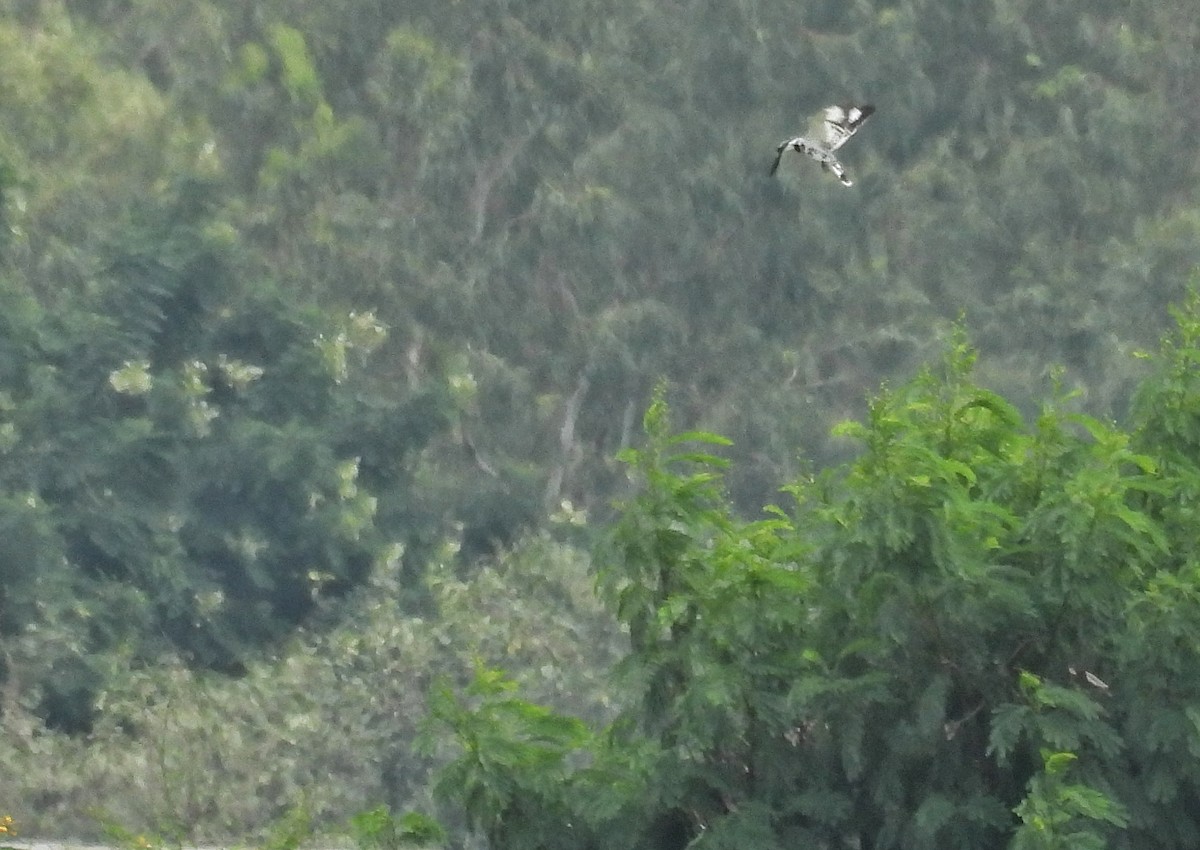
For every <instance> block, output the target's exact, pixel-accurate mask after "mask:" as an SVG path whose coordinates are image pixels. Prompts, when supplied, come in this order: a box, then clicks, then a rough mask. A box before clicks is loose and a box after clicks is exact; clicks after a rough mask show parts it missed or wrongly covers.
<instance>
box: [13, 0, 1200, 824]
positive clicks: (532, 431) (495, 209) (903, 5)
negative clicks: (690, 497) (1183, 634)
mask: <svg viewBox="0 0 1200 850" xmlns="http://www.w3.org/2000/svg"><path fill="white" fill-rule="evenodd" d="M1198 38H1200V12H1198V11H1197V9H1196V7H1195V5H1194V3H1192V2H1185V1H1184V0H1122V2H1119V3H1117V2H1104V1H1103V0H1100V1H1099V2H1097V0H1092V1H1091V2H1083V0H1059V1H1058V2H1032V1H1031V0H995V2H992V3H973V2H962V0H942V2H929V1H928V0H893V1H892V2H884V0H853V2H846V0H804V2H784V0H732V1H731V0H720V2H718V0H672V2H666V3H663V2H650V1H649V0H561V2H557V3H548V2H545V0H477V2H463V0H450V2H447V0H438V2H428V0H408V2H405V3H393V2H387V0H321V2H316V0H289V2H279V1H278V0H262V2H253V3H246V2H234V0H197V2H191V3H169V2H165V0H0V56H2V57H3V58H2V59H0V67H2V70H3V73H0V223H2V225H3V226H2V227H0V724H3V737H2V738H0V750H2V751H3V752H2V753H0V764H4V765H6V768H5V769H4V770H3V772H0V801H4V802H7V803H8V804H9V805H11V806H13V807H17V808H21V809H22V810H23V811H22V813H23V814H24V818H25V821H26V824H27V827H28V828H31V829H33V830H34V831H37V832H41V833H42V834H54V833H59V834H77V835H78V834H81V833H82V832H86V831H87V830H88V829H93V830H94V829H95V826H94V824H95V818H94V817H93V815H91V814H88V812H89V811H101V810H103V811H109V812H111V813H113V816H114V817H117V818H119V819H128V820H131V821H138V822H143V823H151V824H153V823H154V822H156V821H160V822H161V823H159V826H162V827H163V828H164V829H165V828H166V827H168V826H171V824H172V823H174V824H175V825H176V826H178V825H179V824H185V825H186V829H185V832H186V833H187V837H188V838H189V839H211V838H216V837H219V836H222V835H230V834H245V833H246V832H248V831H253V830H255V829H261V828H262V827H263V825H264V824H266V823H268V822H270V821H271V820H273V819H275V818H277V817H278V816H279V815H280V814H281V813H282V812H284V811H286V810H287V808H288V807H290V806H292V805H294V804H295V802H296V800H297V798H298V796H300V795H302V794H309V795H314V794H315V795H318V797H319V798H314V799H311V800H310V801H309V802H310V804H311V807H312V810H313V811H314V812H316V813H318V814H319V815H320V816H322V817H329V818H344V817H345V816H346V815H347V814H348V813H349V812H352V811H356V810H358V809H359V808H362V807H365V806H368V805H372V804H373V803H375V802H378V801H380V800H383V801H386V802H388V803H389V804H391V805H393V806H403V805H406V804H408V803H409V802H411V801H412V800H413V799H416V798H419V797H420V795H422V794H424V793H425V791H424V790H423V789H424V787H425V786H424V784H423V783H424V777H425V773H426V770H427V767H428V765H427V764H424V763H423V762H421V761H420V760H419V759H417V758H416V757H414V756H412V755H411V750H410V746H409V745H410V743H411V740H412V737H413V736H414V735H415V734H416V727H417V724H418V721H419V719H420V717H421V716H422V715H423V713H424V691H425V688H426V687H427V686H428V683H429V680H430V677H431V676H433V675H435V673H436V672H439V671H440V672H445V673H449V674H451V675H453V676H459V675H461V676H466V675H468V673H469V671H470V669H471V667H472V659H473V658H475V657H481V658H483V659H485V660H486V661H488V662H489V663H498V664H502V665H503V666H505V667H506V668H508V669H510V670H513V671H516V673H517V675H518V678H520V679H521V680H522V681H524V682H526V683H527V684H529V685H530V687H532V688H533V694H534V696H535V697H539V698H542V697H544V698H545V699H547V700H548V701H550V702H551V703H553V704H555V705H559V706H561V707H564V708H568V709H570V710H572V711H574V712H576V713H582V714H584V715H585V716H589V717H597V718H598V717H603V716H605V715H606V713H607V712H610V711H611V710H612V708H613V701H614V699H616V697H615V696H614V695H613V694H611V693H609V692H608V691H607V690H606V686H605V685H604V684H603V670H604V668H605V667H606V666H607V664H608V663H609V662H610V661H611V660H612V658H613V657H615V655H617V654H619V652H620V647H621V644H622V640H623V638H622V637H621V633H620V630H619V628H618V627H617V625H616V624H615V620H614V619H613V618H612V617H611V615H608V614H606V613H604V611H603V609H602V607H601V606H600V605H599V603H597V602H596V601H595V600H594V599H593V598H592V593H591V579H590V578H589V563H588V560H589V559H588V556H587V554H586V553H587V551H589V549H590V546H591V542H592V536H593V529H595V528H598V527H602V526H603V525H604V523H605V522H606V521H607V520H608V519H609V518H610V517H611V503H612V500H613V498H614V496H617V495H619V494H621V493H622V492H624V491H625V489H627V484H626V481H627V479H626V476H625V473H624V471H623V470H622V468H621V467H620V466H619V465H618V464H616V463H615V462H614V460H613V458H614V455H615V454H616V453H617V452H618V451H619V450H621V449H623V448H627V447H629V446H630V445H632V444H634V443H636V442H637V441H638V439H639V434H640V428H639V425H638V423H639V421H640V419H641V414H642V411H643V410H645V408H646V406H647V404H648V403H649V399H650V394H651V390H652V388H653V387H654V385H655V384H656V382H658V381H659V380H660V379H662V380H664V381H665V386H666V388H667V396H668V397H669V399H670V401H671V406H672V409H673V410H674V412H675V416H676V419H677V420H678V421H680V422H682V423H686V425H687V426H688V427H696V428H704V429H707V430H711V431H714V432H719V433H721V434H725V435H727V436H729V437H730V438H731V439H732V440H733V442H734V445H733V447H732V448H731V449H730V450H729V455H730V457H731V458H732V459H733V461H734V463H733V466H732V467H731V470H730V472H729V475H728V477H727V481H726V484H727V487H728V490H729V494H730V498H731V500H732V504H733V505H734V506H735V507H736V508H737V509H739V510H741V511H742V512H743V513H745V514H746V515H755V514H756V513H757V511H758V510H759V508H760V506H761V505H763V504H764V503H767V502H771V501H773V500H775V499H776V493H777V491H778V488H779V487H781V486H783V485H784V484H786V483H787V482H789V481H791V480H793V479H794V478H795V477H796V476H797V475H799V474H801V472H803V471H805V470H807V469H810V468H813V467H824V466H827V465H829V464H831V463H834V462H837V461H840V460H844V459H845V458H846V457H848V455H849V452H850V448H849V444H848V443H845V442H843V441H840V440H839V439H837V438H836V437H833V436H831V435H830V430H831V427H832V425H833V424H835V423H836V422H839V421H841V420H844V419H846V418H847V417H856V416H860V415H862V414H863V412H864V411H865V400H866V398H867V397H868V395H869V394H870V393H872V392H873V391H874V390H875V389H876V388H877V387H878V386H879V385H880V384H881V383H884V382H888V381H897V380H899V381H903V380H904V379H906V378H907V377H909V376H910V375H912V374H913V373H914V371H915V370H916V368H917V367H918V365H919V364H921V363H922V362H925V361H927V360H929V359H930V358H931V357H934V356H936V355H937V353H938V352H939V351H940V350H941V349H942V348H943V346H944V345H945V339H946V337H947V335H948V328H949V327H950V324H951V323H954V322H961V325H962V326H963V327H964V328H965V329H966V330H967V332H968V334H969V335H970V337H971V339H972V340H973V342H974V343H975V345H976V346H977V347H978V349H979V351H980V359H979V374H980V380H981V381H982V382H984V383H986V384H987V385H988V386H990V387H992V388H994V389H996V390H997V391H998V392H1000V393H1002V394H1004V395H1005V397H1007V398H1008V399H1010V400H1011V401H1012V402H1013V403H1014V404H1015V405H1016V406H1017V407H1018V408H1020V409H1022V410H1024V411H1026V412H1029V411H1032V410H1036V409H1037V405H1038V399H1039V398H1040V397H1041V396H1042V395H1043V394H1044V393H1046V392H1047V391H1048V388H1049V387H1050V386H1051V385H1052V384H1055V383H1057V384H1058V385H1059V386H1060V387H1062V388H1063V389H1064V390H1066V391H1071V390H1074V391H1077V392H1078V394H1079V395H1078V398H1079V401H1078V402H1077V404H1078V405H1079V406H1080V407H1081V408H1082V409H1083V410H1085V411H1087V412H1088V413H1090V414H1091V415H1094V416H1097V417H1100V418H1109V417H1114V418H1116V419H1121V418H1123V417H1124V416H1125V412H1126V408H1127V405H1128V403H1129V400H1130V397H1131V394H1132V391H1133V388H1134V387H1135V385H1136V384H1137V383H1138V381H1139V380H1140V379H1141V378H1142V376H1143V366H1142V364H1141V361H1140V360H1139V359H1138V358H1136V357H1135V356H1134V355H1135V354H1136V353H1137V352H1138V351H1139V350H1140V349H1142V348H1149V347H1153V345H1154V344H1155V342H1156V340H1157V339H1158V338H1159V336H1160V335H1161V334H1162V332H1163V331H1164V329H1165V328H1166V326H1167V322H1168V320H1169V315H1168V313H1169V311H1168V306H1169V305H1170V304H1172V303H1174V302H1177V301H1179V300H1181V297H1182V295H1183V293H1184V292H1185V289H1186V285H1187V281H1188V278H1189V274H1190V271H1191V269H1192V268H1193V267H1194V266H1195V265H1196V264H1197V261H1198V260H1200V207H1197V205H1196V201H1195V191H1194V190H1195V186H1196V183H1197V176H1198V174H1197V172H1198V169H1200V155H1198V153H1197V148H1196V145H1195V138H1196V137H1197V132H1198V131H1200V62H1198V61H1197V58H1196V45H1197V39H1198ZM847 100H862V101H869V102H872V103H874V104H875V105H876V106H877V108H878V114H877V115H876V116H875V118H874V119H873V120H872V122H871V123H870V124H869V125H868V126H867V127H866V129H865V130H864V131H863V132H862V133H861V134H860V135H859V136H858V137H857V138H856V139H855V141H854V144H853V146H852V147H850V148H848V149H847V153H846V163H847V167H848V168H849V169H850V170H851V172H852V174H853V175H854V177H855V179H856V185H855V186H854V188H853V189H852V190H845V189H844V188H843V187H841V186H840V185H838V184H837V182H836V181H834V180H832V179H830V178H829V177H828V176H827V175H823V174H821V173H820V171H819V169H817V168H816V167H815V165H814V164H813V163H809V162H807V161H801V160H799V159H796V160H793V161H790V162H787V163H786V167H785V168H784V169H782V170H781V173H780V175H779V177H778V178H777V179H771V178H769V177H768V176H767V169H768V166H769V164H770V161H771V158H772V155H773V149H774V146H775V145H776V144H777V143H778V141H779V140H780V139H782V138H784V137H786V136H788V135H790V134H792V133H793V132H794V131H796V130H797V129H799V128H800V127H801V126H802V125H803V120H804V117H805V116H807V115H808V114H809V113H811V112H812V111H814V110H815V109H817V108H819V107H822V106H824V105H826V104H827V103H829V102H833V101H847ZM64 765H70V767H69V768H64ZM198 765H202V766H204V772H203V773H195V772H191V773H189V770H190V771H196V769H197V766H198ZM214 776H215V777H220V779H219V781H213V777H214ZM317 787H319V788H321V789H323V790H320V791H317V790H314V788H317ZM321 794H324V795H326V796H325V797H320V795H321ZM164 819H165V820H164ZM168 821H169V822H168ZM89 824H91V826H89ZM168 831H169V830H168Z"/></svg>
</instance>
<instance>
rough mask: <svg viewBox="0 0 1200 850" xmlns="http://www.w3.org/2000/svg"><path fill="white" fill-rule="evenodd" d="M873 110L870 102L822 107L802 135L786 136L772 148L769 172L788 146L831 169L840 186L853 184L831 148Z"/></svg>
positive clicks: (845, 140) (861, 123)
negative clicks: (859, 104) (773, 149)
mask: <svg viewBox="0 0 1200 850" xmlns="http://www.w3.org/2000/svg"><path fill="white" fill-rule="evenodd" d="M873 112H875V107H874V106H871V105H870V104H866V105H864V106H827V107H825V108H824V109H822V110H821V111H820V112H818V113H817V114H816V115H814V116H813V117H812V120H811V121H809V124H808V129H807V130H806V131H805V133H804V135H803V136H797V137H796V138H794V139H788V140H787V141H785V142H783V143H782V144H780V146H779V147H778V148H776V150H775V162H774V164H773V165H772V166H771V173H772V174H774V173H775V171H776V169H778V168H779V161H780V160H781V159H783V153H784V151H786V150H788V149H791V150H794V151H796V153H802V154H806V155H808V156H811V157H812V158H813V159H815V160H816V161H817V162H819V163H821V168H823V169H828V170H829V171H832V172H833V174H834V176H835V177H837V179H838V180H841V181H842V185H843V186H853V185H854V181H853V180H851V179H850V178H849V177H847V176H846V169H845V168H843V167H842V164H841V163H840V162H838V159H837V157H836V156H834V155H833V152H834V151H836V150H837V149H838V148H840V147H841V146H842V145H844V144H846V142H847V141H848V140H849V139H850V137H851V136H853V135H854V134H855V133H857V132H858V128H859V127H861V126H862V125H863V123H864V122H866V120H867V119H868V118H870V117H871V114H872V113H873Z"/></svg>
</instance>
